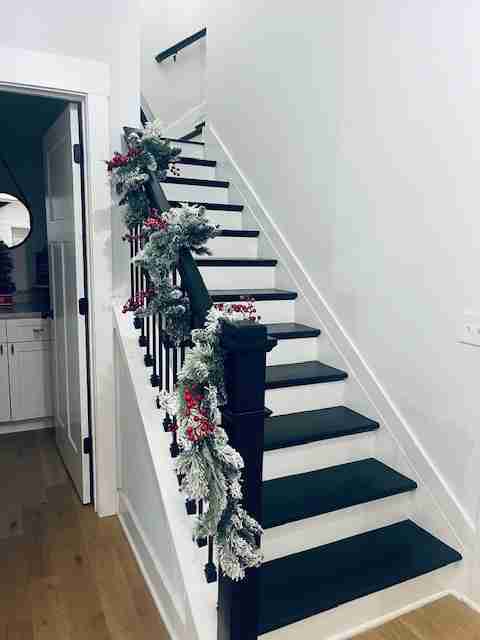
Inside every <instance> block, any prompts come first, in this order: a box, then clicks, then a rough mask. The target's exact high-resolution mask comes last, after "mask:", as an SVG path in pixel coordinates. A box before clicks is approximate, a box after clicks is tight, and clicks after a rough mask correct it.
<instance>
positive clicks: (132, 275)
mask: <svg viewBox="0 0 480 640" xmlns="http://www.w3.org/2000/svg"><path fill="white" fill-rule="evenodd" d="M129 241H130V297H131V298H133V296H134V295H135V273H134V266H133V256H134V253H133V251H134V246H133V242H134V236H133V229H129Z"/></svg>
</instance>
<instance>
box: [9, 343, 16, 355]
mask: <svg viewBox="0 0 480 640" xmlns="http://www.w3.org/2000/svg"><path fill="white" fill-rule="evenodd" d="M10 353H11V354H12V356H14V355H15V347H14V346H13V344H12V345H11V346H10Z"/></svg>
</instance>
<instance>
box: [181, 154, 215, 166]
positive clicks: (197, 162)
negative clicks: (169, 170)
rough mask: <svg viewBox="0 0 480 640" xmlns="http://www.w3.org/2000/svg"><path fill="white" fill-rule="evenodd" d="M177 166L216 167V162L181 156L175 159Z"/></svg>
mask: <svg viewBox="0 0 480 640" xmlns="http://www.w3.org/2000/svg"><path fill="white" fill-rule="evenodd" d="M175 164H195V165H197V166H201V167H216V166H217V161H216V160H204V159H203V158H190V156H179V157H178V158H176V159H175Z"/></svg>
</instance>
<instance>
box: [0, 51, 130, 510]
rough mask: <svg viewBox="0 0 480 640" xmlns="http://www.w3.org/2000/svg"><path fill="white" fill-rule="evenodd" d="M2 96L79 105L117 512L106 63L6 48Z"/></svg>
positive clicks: (98, 385)
mask: <svg viewBox="0 0 480 640" xmlns="http://www.w3.org/2000/svg"><path fill="white" fill-rule="evenodd" d="M0 90H4V91H17V92H23V93H28V94H38V95H48V96H50V97H58V98H62V99H64V100H72V101H77V102H81V104H82V108H83V109H82V111H83V123H82V124H83V129H84V137H85V141H84V144H85V156H86V158H87V161H86V164H85V174H86V175H85V181H86V203H85V205H86V236H87V237H86V244H87V254H88V258H89V265H88V266H89V274H88V275H89V277H88V286H89V296H90V309H89V314H90V318H89V319H90V337H91V340H90V345H91V349H90V370H91V376H92V381H91V384H92V394H91V397H92V420H93V425H92V430H93V435H94V466H95V506H96V510H97V512H98V514H99V515H101V516H107V515H112V514H113V513H116V512H117V492H116V473H115V430H114V414H113V371H112V362H113V323H112V315H111V298H112V256H111V251H108V250H106V248H107V247H110V246H111V235H112V229H111V193H110V187H109V184H108V181H107V179H106V174H105V160H106V159H107V158H108V157H109V153H110V149H109V144H110V133H109V95H110V69H109V66H108V65H107V64H105V63H102V62H96V61H94V60H89V59H86V58H85V59H84V58H81V59H80V58H72V57H70V56H64V55H59V54H53V53H44V52H40V51H28V50H24V49H15V48H6V47H0Z"/></svg>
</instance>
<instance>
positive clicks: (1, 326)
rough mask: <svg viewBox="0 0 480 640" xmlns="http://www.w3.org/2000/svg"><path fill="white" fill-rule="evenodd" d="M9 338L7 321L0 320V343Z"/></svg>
mask: <svg viewBox="0 0 480 640" xmlns="http://www.w3.org/2000/svg"><path fill="white" fill-rule="evenodd" d="M6 338H7V321H6V320H0V341H2V340H6Z"/></svg>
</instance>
